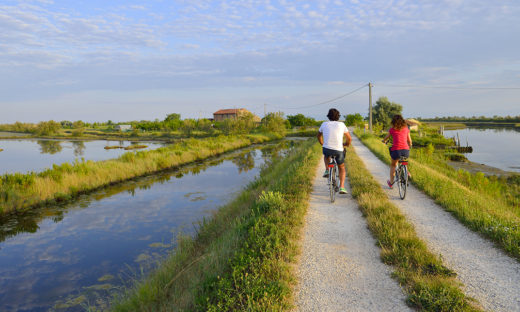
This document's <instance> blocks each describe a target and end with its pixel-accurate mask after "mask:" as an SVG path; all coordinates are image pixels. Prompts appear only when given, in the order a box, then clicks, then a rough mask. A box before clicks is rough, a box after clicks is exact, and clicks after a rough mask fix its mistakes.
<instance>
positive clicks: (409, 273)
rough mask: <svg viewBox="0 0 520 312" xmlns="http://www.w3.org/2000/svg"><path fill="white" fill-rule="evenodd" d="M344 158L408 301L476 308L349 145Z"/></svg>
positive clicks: (427, 306) (433, 307) (430, 307)
mask: <svg viewBox="0 0 520 312" xmlns="http://www.w3.org/2000/svg"><path fill="white" fill-rule="evenodd" d="M348 153H349V155H350V156H349V157H347V158H346V164H347V168H348V170H347V173H348V178H349V181H350V185H351V187H352V196H353V197H354V198H355V199H356V200H357V201H358V204H359V207H360V208H361V210H362V211H363V214H364V216H365V217H366V219H367V223H368V227H369V229H370V231H372V233H373V234H374V236H375V237H376V239H377V241H378V245H379V246H380V247H381V249H382V251H381V258H382V260H383V262H385V263H386V264H389V265H392V266H394V268H395V271H394V277H395V278H397V280H398V281H399V283H400V284H401V285H402V286H404V289H405V290H406V292H407V293H408V303H409V304H410V305H411V306H413V307H415V308H417V309H420V310H425V311H477V310H478V309H477V308H475V307H474V306H473V305H472V299H469V298H467V297H466V296H465V295H464V294H463V292H462V291H461V284H460V283H459V282H458V281H457V280H456V279H455V278H454V275H455V274H454V273H453V272H452V271H451V270H450V269H448V268H446V267H445V266H444V265H443V264H442V260H441V259H440V258H439V257H437V256H435V255H433V254H432V253H431V252H430V251H428V249H427V247H426V244H425V243H424V242H423V241H421V240H420V239H419V238H418V237H417V234H416V233H415V229H414V227H413V226H412V225H411V224H410V223H409V222H408V221H407V220H406V218H405V217H404V216H403V215H402V214H401V213H400V211H399V209H398V208H397V207H396V206H394V205H393V204H392V203H390V202H389V200H388V197H387V196H386V194H385V193H384V192H383V190H382V189H381V187H380V186H379V184H378V183H377V182H376V181H375V180H374V178H373V177H372V176H371V174H370V172H369V171H368V170H367V169H366V167H365V166H364V164H363V162H362V161H361V159H360V158H359V157H358V156H357V155H356V153H355V151H354V149H353V148H349V151H348Z"/></svg>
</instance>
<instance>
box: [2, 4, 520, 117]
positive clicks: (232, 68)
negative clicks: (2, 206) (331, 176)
mask: <svg viewBox="0 0 520 312" xmlns="http://www.w3.org/2000/svg"><path fill="white" fill-rule="evenodd" d="M518 38H520V2H519V1H500V0H497V1H488V0H472V1H469V0H468V1H466V0H450V1H448V0H444V1H442V0H440V1H407V0H397V1H392V0H390V1H379V0H374V1H361V0H350V1H334V0H317V1H282V0H279V1H275V0H241V1H234V0H229V1H187V0H186V1H183V0H180V1H166V0H165V1H162V0H155V1H154V0H149V1H96V0H90V1H53V0H24V1H11V0H2V1H1V2H0V72H1V73H2V75H0V108H1V110H0V111H1V113H0V122H1V123H7V122H9V123H10V122H14V121H17V120H19V121H27V122H37V121H41V120H49V119H54V120H78V119H82V120H86V121H106V120H108V119H111V120H114V121H125V120H141V119H155V118H159V119H162V118H164V116H165V115H166V114H168V113H173V112H176V113H180V114H181V115H182V117H186V118H187V117H190V118H191V117H194V118H197V117H211V116H212V115H211V114H212V113H213V112H214V111H216V110H218V109H220V108H233V107H244V108H247V109H249V110H251V111H253V112H255V113H256V114H258V115H260V116H262V115H263V112H264V107H265V108H266V109H267V111H283V112H284V113H285V114H287V115H292V114H296V113H303V114H305V115H309V116H313V117H316V118H320V119H322V118H324V115H325V114H326V111H327V109H328V108H329V107H336V108H338V109H339V110H340V112H341V113H342V114H347V113H361V114H363V115H366V112H367V107H368V89H367V88H364V89H362V90H360V91H358V92H356V93H353V94H352V95H349V96H346V97H344V98H341V99H340V100H338V101H335V102H333V103H328V104H322V105H314V104H319V103H322V102H325V101H327V100H329V99H332V98H336V97H338V96H341V95H343V94H346V93H348V92H349V91H351V90H354V89H356V88H358V87H360V86H362V85H364V84H367V83H368V82H369V81H371V82H372V83H373V84H374V88H373V98H374V101H375V99H377V98H378V97H379V96H387V97H388V98H389V99H390V100H392V101H394V102H398V103H400V104H402V105H403V106H404V111H403V112H404V114H405V116H407V117H417V116H422V117H432V116H444V115H465V116H472V115H486V116H492V115H520V103H519V101H518V99H519V98H520V40H518ZM432 86H449V87H458V88H459V89H443V88H429V87H432ZM493 87H501V88H504V87H506V88H507V87H508V88H510V89H483V88H493ZM479 88H481V89H479ZM514 88H516V89H514ZM264 104H265V106H264ZM312 105H314V106H312ZM309 106H310V107H309Z"/></svg>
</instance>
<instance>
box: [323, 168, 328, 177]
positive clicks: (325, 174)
mask: <svg viewBox="0 0 520 312" xmlns="http://www.w3.org/2000/svg"><path fill="white" fill-rule="evenodd" d="M328 176H329V170H328V169H327V170H325V172H324V173H323V177H324V178H326V177H328Z"/></svg>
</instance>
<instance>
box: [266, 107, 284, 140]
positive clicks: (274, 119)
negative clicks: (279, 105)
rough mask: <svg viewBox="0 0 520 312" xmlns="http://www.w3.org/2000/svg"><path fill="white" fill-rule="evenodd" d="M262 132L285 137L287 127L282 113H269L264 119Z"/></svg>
mask: <svg viewBox="0 0 520 312" xmlns="http://www.w3.org/2000/svg"><path fill="white" fill-rule="evenodd" d="M261 128H262V130H263V131H265V132H273V133H278V134H281V135H285V130H286V125H285V119H284V118H283V113H282V112H277V113H268V114H267V115H266V116H265V117H264V118H262V126H261Z"/></svg>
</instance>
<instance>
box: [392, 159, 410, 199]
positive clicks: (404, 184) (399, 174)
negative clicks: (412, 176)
mask: <svg viewBox="0 0 520 312" xmlns="http://www.w3.org/2000/svg"><path fill="white" fill-rule="evenodd" d="M407 166H408V160H407V159H406V158H404V157H401V158H400V159H399V162H398V165H397V168H396V169H395V178H394V183H397V187H398V188H399V197H400V198H401V199H403V200H404V198H405V197H406V189H407V188H408V167H407Z"/></svg>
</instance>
